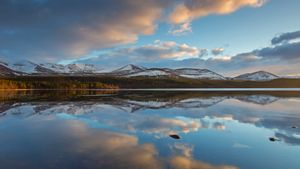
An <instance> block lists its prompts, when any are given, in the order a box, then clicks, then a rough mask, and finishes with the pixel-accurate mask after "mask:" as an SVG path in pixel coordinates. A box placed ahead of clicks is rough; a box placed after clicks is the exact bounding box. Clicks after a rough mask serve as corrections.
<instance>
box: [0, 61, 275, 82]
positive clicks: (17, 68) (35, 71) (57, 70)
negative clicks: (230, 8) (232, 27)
mask: <svg viewBox="0 0 300 169" xmlns="http://www.w3.org/2000/svg"><path fill="white" fill-rule="evenodd" d="M33 75H40V76H49V75H51V76H52V75H56V76H58V75H64V76H68V75H72V76H114V77H128V78H129V77H175V78H176V77H177V78H190V79H209V80H248V81H269V80H273V79H278V78H280V77H279V76H277V75H274V74H272V73H269V72H266V71H257V72H254V73H246V74H242V75H239V76H237V77H233V78H232V77H225V76H222V75H221V74H218V73H216V72H213V71H211V70H208V69H196V68H179V69H170V68H146V67H141V66H136V65H132V64H129V65H126V66H124V67H121V68H118V69H116V70H113V71H106V70H104V69H99V68H98V67H97V66H95V65H92V64H77V63H76V64H68V65H62V64H53V63H43V64H37V63H34V62H31V61H22V62H17V63H13V64H9V63H5V62H1V61H0V76H33Z"/></svg>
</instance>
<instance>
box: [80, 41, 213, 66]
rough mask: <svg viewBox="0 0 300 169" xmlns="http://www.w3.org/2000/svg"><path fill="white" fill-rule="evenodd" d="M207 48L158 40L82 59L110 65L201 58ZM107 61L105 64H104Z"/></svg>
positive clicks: (87, 61) (205, 53)
mask: <svg viewBox="0 0 300 169" xmlns="http://www.w3.org/2000/svg"><path fill="white" fill-rule="evenodd" d="M207 51H208V50H207V49H201V48H198V47H195V46H190V45H188V44H184V43H183V44H178V43H176V42H174V41H160V40H156V41H155V42H154V43H152V44H148V45H144V46H137V47H127V48H121V49H114V50H110V51H108V52H104V53H103V54H100V55H99V56H98V57H95V58H91V59H86V60H82V61H80V62H83V63H95V64H99V65H103V66H108V67H117V66H123V65H124V64H131V63H133V64H142V65H143V64H144V63H148V64H152V63H156V62H161V61H163V60H183V59H187V58H201V57H203V56H206V55H207V53H208V52H207ZM104 63H105V64H104Z"/></svg>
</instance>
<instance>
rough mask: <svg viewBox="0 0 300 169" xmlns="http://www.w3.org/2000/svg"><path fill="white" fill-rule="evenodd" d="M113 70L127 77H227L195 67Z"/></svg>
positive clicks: (130, 67)
mask: <svg viewBox="0 0 300 169" xmlns="http://www.w3.org/2000/svg"><path fill="white" fill-rule="evenodd" d="M125 68H127V69H125ZM113 72H118V73H119V74H120V75H122V76H125V77H138V76H144V77H145V76H147V77H156V76H157V77H159V76H172V77H174V76H177V77H184V78H190V79H213V80H225V79H226V78H225V77H223V76H222V75H219V74H217V73H215V72H213V71H210V70H207V69H193V68H182V69H168V68H149V69H147V68H141V67H138V66H134V65H128V66H125V67H123V68H120V69H117V70H116V71H113ZM120 72H121V73H120Z"/></svg>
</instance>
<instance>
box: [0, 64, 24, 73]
mask: <svg viewBox="0 0 300 169" xmlns="http://www.w3.org/2000/svg"><path fill="white" fill-rule="evenodd" d="M22 74H23V73H22V72H17V71H15V70H12V69H10V68H9V67H8V66H7V63H4V62H0V76H18V75H22Z"/></svg>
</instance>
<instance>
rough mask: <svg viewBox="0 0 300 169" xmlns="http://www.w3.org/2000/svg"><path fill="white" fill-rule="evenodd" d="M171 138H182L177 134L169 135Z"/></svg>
mask: <svg viewBox="0 0 300 169" xmlns="http://www.w3.org/2000/svg"><path fill="white" fill-rule="evenodd" d="M169 136H170V137H171V138H173V139H180V136H179V135H177V134H171V135H169Z"/></svg>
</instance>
